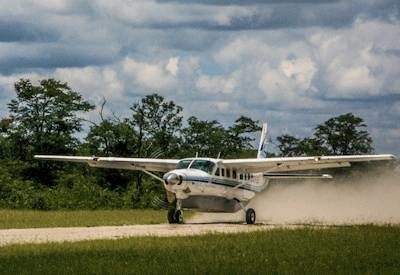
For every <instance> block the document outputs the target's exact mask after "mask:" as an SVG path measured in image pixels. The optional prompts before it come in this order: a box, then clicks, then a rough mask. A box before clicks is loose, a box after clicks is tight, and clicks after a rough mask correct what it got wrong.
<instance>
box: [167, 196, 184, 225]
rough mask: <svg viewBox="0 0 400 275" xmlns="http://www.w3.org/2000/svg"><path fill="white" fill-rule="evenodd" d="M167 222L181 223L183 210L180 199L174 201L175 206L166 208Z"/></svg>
mask: <svg viewBox="0 0 400 275" xmlns="http://www.w3.org/2000/svg"><path fill="white" fill-rule="evenodd" d="M167 218H168V222H169V223H179V224H182V223H183V211H182V209H181V201H180V200H178V201H177V202H176V208H171V209H168V215H167Z"/></svg>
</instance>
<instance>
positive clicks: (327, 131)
mask: <svg viewBox="0 0 400 275" xmlns="http://www.w3.org/2000/svg"><path fill="white" fill-rule="evenodd" d="M366 127H367V125H366V124H365V123H364V121H363V119H362V118H359V117H356V116H354V115H353V114H351V113H348V114H344V115H340V116H337V117H333V118H330V119H328V120H327V121H325V122H324V123H322V124H320V125H318V126H317V127H316V128H315V132H314V134H313V135H312V136H311V137H308V138H304V139H299V138H296V137H294V136H291V135H287V134H286V135H282V136H279V137H277V141H278V148H279V150H280V152H281V154H282V155H283V156H312V155H353V154H354V155H357V154H365V153H371V152H372V151H373V148H372V139H371V137H370V136H369V133H368V132H367V130H366Z"/></svg>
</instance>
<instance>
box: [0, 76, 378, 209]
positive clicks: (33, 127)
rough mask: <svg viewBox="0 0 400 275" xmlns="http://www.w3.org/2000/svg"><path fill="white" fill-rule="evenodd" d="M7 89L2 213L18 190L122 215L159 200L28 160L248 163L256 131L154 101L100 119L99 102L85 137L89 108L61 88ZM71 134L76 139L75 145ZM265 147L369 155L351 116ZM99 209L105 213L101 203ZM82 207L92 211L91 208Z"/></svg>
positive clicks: (122, 175)
mask: <svg viewBox="0 0 400 275" xmlns="http://www.w3.org/2000/svg"><path fill="white" fill-rule="evenodd" d="M14 88H15V89H14V90H15V98H14V99H12V100H11V101H10V102H9V103H8V111H9V115H8V116H7V117H5V118H3V119H1V121H0V159H1V163H0V169H1V171H0V172H3V173H2V175H1V176H0V201H1V200H2V199H3V204H4V205H6V206H7V205H15V206H16V207H20V206H21V205H20V203H19V202H20V201H21V202H24V201H26V200H27V199H26V198H15V197H12V196H16V195H15V194H18V192H17V191H19V192H20V193H24V195H26V191H24V188H21V186H24V187H26V188H27V189H28V190H31V191H32V190H33V191H32V194H36V193H35V192H36V191H38V190H39V191H40V192H44V193H43V194H44V195H43V196H45V197H46V196H55V197H54V198H53V199H54V200H57V198H56V197H57V196H61V195H60V194H64V196H67V197H70V196H71V195H70V194H69V195H66V194H67V193H69V192H72V191H71V190H74V188H78V189H79V190H80V188H81V189H82V188H86V189H87V190H86V189H85V190H86V191H84V192H83V191H82V190H80V191H79V190H75V191H76V192H77V193H79V192H80V193H81V194H86V193H90V191H89V190H90V189H91V188H92V189H94V190H97V191H96V192H92V193H93V194H97V193H98V194H97V195H98V196H105V197H107V196H108V199H105V198H103V197H102V198H101V199H99V198H97V200H99V201H103V200H105V201H107V200H108V201H113V199H111V197H112V196H114V195H115V196H117V197H118V196H119V198H120V196H121V195H123V196H126V198H125V199H126V204H127V205H128V206H129V207H136V206H142V205H144V206H146V205H148V201H145V199H143V197H146V194H147V195H154V193H156V194H159V195H161V196H162V195H163V193H162V188H160V186H159V184H153V182H152V179H149V178H143V175H142V174H141V173H140V172H130V171H120V170H110V169H98V170H96V169H90V168H88V167H86V166H83V165H75V164H71V163H52V162H39V161H36V160H35V159H34V158H33V156H34V155H35V154H63V155H64V154H65V155H96V156H121V157H148V158H183V157H191V156H195V155H196V154H198V155H199V156H208V157H216V156H217V155H221V157H222V158H241V157H254V156H255V155H256V149H255V148H254V147H253V144H254V141H255V136H256V135H255V133H256V132H258V131H260V130H261V128H260V122H259V121H257V120H253V119H252V118H250V117H247V116H240V117H238V118H237V119H236V120H235V121H234V123H233V124H232V125H230V126H228V127H226V126H224V125H222V124H221V123H220V122H218V121H217V120H201V119H199V118H197V117H195V116H191V117H189V118H187V119H186V120H184V117H183V108H182V107H181V106H179V105H177V104H176V103H175V102H173V101H168V100H167V99H165V98H164V97H163V96H161V95H159V94H156V93H154V94H150V95H147V96H144V97H143V98H141V99H140V100H139V101H137V102H133V103H131V105H130V106H129V107H130V115H129V116H128V117H123V118H121V117H119V116H117V115H112V116H106V115H105V114H104V112H103V110H104V107H105V105H106V101H105V100H104V101H103V103H102V104H101V106H99V108H100V110H101V111H100V112H99V118H98V122H88V123H89V125H90V126H89V129H88V131H87V132H86V133H83V123H84V122H85V120H84V119H83V117H84V114H85V113H87V112H89V111H92V110H94V109H95V107H96V106H94V105H93V104H91V103H90V102H89V101H87V100H86V99H84V98H83V97H82V95H81V94H79V93H78V92H77V91H74V90H73V89H72V88H71V87H70V86H69V85H68V84H67V83H64V82H61V81H58V80H55V79H43V80H41V81H39V83H38V84H36V85H35V84H34V83H32V82H31V81H30V80H29V79H20V80H18V81H17V82H16V83H15V84H14ZM78 134H80V136H83V138H80V139H79V138H77V136H78ZM82 134H83V135H82ZM272 143H274V144H275V145H276V150H275V151H276V152H275V154H274V155H280V156H304V155H330V154H335V155H336V154H339V155H349V154H365V153H370V152H372V151H373V147H372V139H371V137H370V135H369V133H368V132H367V125H366V124H365V123H364V121H363V119H362V118H360V117H357V116H355V115H353V114H351V113H348V114H343V115H340V116H337V117H334V118H331V119H329V120H327V121H325V122H324V123H322V124H320V125H318V126H317V127H316V128H315V129H314V133H313V134H312V136H311V137H305V138H299V137H296V136H293V135H290V134H284V135H281V136H278V137H277V138H276V141H275V142H272ZM10 181H12V182H13V184H10ZM77 186H78V187H77ZM13 188H14V189H13ZM15 189H16V190H15ZM92 191H93V190H92ZM49 192H50V193H51V192H52V193H51V194H52V195H49V194H50V193H49ZM57 192H59V193H60V194H59V193H57ZM85 192H86V193H85ZM129 192H131V193H129ZM152 192H153V193H152ZM12 193H14V194H12ZM72 193H73V192H72ZM10 196H11V197H12V198H10ZM32 196H33V195H32ZM82 196H85V195H82ZM28 197H29V196H28ZM35 200H36V201H34V202H33V204H35V203H36V204H37V205H36V206H34V207H37V208H40V205H42V207H43V208H68V206H65V205H60V206H54V205H53V206H52V205H51V204H49V202H47V201H46V200H51V199H48V198H42V199H37V198H35ZM71 200H72V199H71ZM4 201H7V202H6V203H4ZM61 201H62V200H61ZM72 201H74V200H72ZM88 201H90V200H89V199H88ZM115 201H121V200H118V199H115ZM22 204H23V203H22ZM65 204H68V200H66V201H65ZM104 205H106V206H107V202H104ZM104 205H99V207H102V206H104ZM116 205H117V206H118V202H116ZM0 206H1V202H0ZM86 206H87V205H86ZM119 206H120V205H119ZM22 207H31V206H29V205H27V206H24V205H22ZM71 207H72V206H71ZM89 207H98V205H97V204H96V203H95V205H94V206H89Z"/></svg>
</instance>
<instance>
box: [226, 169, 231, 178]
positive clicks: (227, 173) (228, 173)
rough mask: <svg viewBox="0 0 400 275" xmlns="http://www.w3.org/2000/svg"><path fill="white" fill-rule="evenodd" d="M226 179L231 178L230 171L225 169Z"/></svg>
mask: <svg viewBox="0 0 400 275" xmlns="http://www.w3.org/2000/svg"><path fill="white" fill-rule="evenodd" d="M226 177H227V178H230V177H231V169H226Z"/></svg>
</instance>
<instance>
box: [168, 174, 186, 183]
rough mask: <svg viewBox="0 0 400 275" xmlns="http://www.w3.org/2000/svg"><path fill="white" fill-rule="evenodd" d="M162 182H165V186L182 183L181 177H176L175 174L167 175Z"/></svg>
mask: <svg viewBox="0 0 400 275" xmlns="http://www.w3.org/2000/svg"><path fill="white" fill-rule="evenodd" d="M164 180H165V183H166V184H171V185H174V184H181V183H182V177H181V176H179V175H177V174H175V173H171V174H168V175H167V176H166V177H165V178H164Z"/></svg>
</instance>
